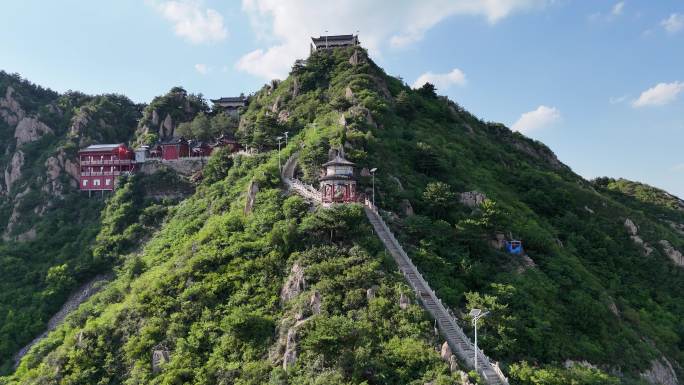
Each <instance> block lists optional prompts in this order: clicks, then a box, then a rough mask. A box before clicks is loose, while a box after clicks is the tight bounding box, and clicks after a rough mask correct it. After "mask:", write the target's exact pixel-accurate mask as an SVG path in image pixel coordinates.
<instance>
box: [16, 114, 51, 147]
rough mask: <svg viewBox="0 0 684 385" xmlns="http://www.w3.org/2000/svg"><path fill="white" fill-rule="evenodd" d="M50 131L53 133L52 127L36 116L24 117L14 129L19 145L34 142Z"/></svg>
mask: <svg viewBox="0 0 684 385" xmlns="http://www.w3.org/2000/svg"><path fill="white" fill-rule="evenodd" d="M48 133H52V129H51V128H50V127H48V126H47V125H46V124H45V123H43V122H41V121H40V120H38V119H36V118H23V119H22V120H20V121H19V123H18V124H17V127H16V128H15V129H14V137H15V138H16V139H17V146H21V145H23V144H25V143H30V142H34V141H36V140H38V139H40V138H41V137H42V136H43V135H45V134H48Z"/></svg>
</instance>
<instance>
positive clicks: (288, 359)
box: [283, 328, 297, 370]
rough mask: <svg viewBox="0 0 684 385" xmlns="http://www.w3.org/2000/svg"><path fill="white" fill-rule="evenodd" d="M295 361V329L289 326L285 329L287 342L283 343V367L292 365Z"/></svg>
mask: <svg viewBox="0 0 684 385" xmlns="http://www.w3.org/2000/svg"><path fill="white" fill-rule="evenodd" d="M296 361H297V329H295V328H291V329H290V330H288V331H287V342H286V343H285V353H284V354H283V369H285V370H287V368H289V367H291V366H292V365H294V363H295V362H296Z"/></svg>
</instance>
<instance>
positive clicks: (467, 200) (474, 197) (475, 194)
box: [458, 191, 487, 207]
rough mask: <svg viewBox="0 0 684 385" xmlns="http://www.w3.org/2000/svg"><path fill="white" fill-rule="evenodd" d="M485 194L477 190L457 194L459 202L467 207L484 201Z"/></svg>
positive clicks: (478, 204)
mask: <svg viewBox="0 0 684 385" xmlns="http://www.w3.org/2000/svg"><path fill="white" fill-rule="evenodd" d="M485 199H487V195H485V194H484V193H481V192H479V191H466V192H462V193H461V194H460V195H459V198H458V200H459V202H461V204H463V205H465V206H468V207H478V206H480V205H481V204H483V203H484V201H485Z"/></svg>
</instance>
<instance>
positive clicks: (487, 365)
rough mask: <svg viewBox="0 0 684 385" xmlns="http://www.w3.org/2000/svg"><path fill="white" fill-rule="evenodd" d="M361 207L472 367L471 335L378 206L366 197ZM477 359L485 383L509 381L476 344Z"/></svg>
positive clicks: (444, 333)
mask: <svg viewBox="0 0 684 385" xmlns="http://www.w3.org/2000/svg"><path fill="white" fill-rule="evenodd" d="M363 209H364V211H365V212H366V216H367V217H368V220H369V221H370V223H371V225H372V226H373V228H374V229H375V233H376V234H377V235H378V238H380V240H381V241H382V243H383V244H384V245H385V248H386V249H387V251H389V253H390V254H391V255H392V257H393V258H394V260H395V261H396V262H397V265H398V266H399V271H400V272H401V273H402V275H404V278H406V280H407V281H408V283H409V284H410V285H411V288H412V289H413V291H414V292H415V293H416V297H417V298H418V300H419V301H420V303H421V304H422V305H423V307H424V308H425V309H426V310H427V311H428V313H430V315H431V316H432V317H433V318H434V319H435V320H436V321H437V325H438V327H439V330H440V332H441V333H442V336H443V337H444V338H445V339H446V341H447V343H448V344H449V347H450V348H451V350H452V351H453V352H455V353H456V354H457V355H458V356H459V358H460V359H461V360H462V361H463V362H465V363H466V364H467V365H468V366H469V368H471V369H472V368H474V367H475V363H474V356H475V346H474V344H473V343H472V342H471V341H470V338H468V336H467V335H466V334H465V333H464V332H463V329H461V327H460V326H458V324H457V323H456V318H455V317H454V316H453V314H452V313H451V312H450V311H449V310H447V308H446V307H445V306H444V304H443V303H442V301H441V300H440V299H439V298H438V297H437V294H436V293H435V292H434V291H433V290H432V289H431V288H430V285H429V284H428V283H427V281H425V279H424V278H423V276H422V275H421V274H420V272H419V271H418V268H416V266H415V265H414V264H413V262H412V261H411V258H409V256H408V254H406V252H405V251H404V249H403V248H402V247H401V244H400V243H399V241H397V239H396V238H395V237H394V234H392V231H391V230H390V229H389V227H388V226H387V224H386V223H385V221H384V220H383V219H382V217H381V216H380V213H379V212H378V210H377V208H376V207H375V206H373V204H372V203H371V202H370V201H368V200H366V201H365V202H364V207H363ZM477 361H478V368H477V369H478V374H479V375H480V376H481V377H482V379H484V380H485V382H486V383H487V384H489V385H508V378H506V376H505V375H504V374H503V372H502V371H501V369H500V368H499V364H498V363H496V362H493V361H492V360H490V359H489V357H487V356H486V355H485V354H484V352H483V351H482V350H481V349H480V348H479V347H478V348H477Z"/></svg>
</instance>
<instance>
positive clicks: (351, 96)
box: [344, 86, 354, 101]
mask: <svg viewBox="0 0 684 385" xmlns="http://www.w3.org/2000/svg"><path fill="white" fill-rule="evenodd" d="M344 97H345V99H347V100H349V101H352V100H354V91H352V89H351V87H349V86H347V88H345V89H344Z"/></svg>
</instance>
